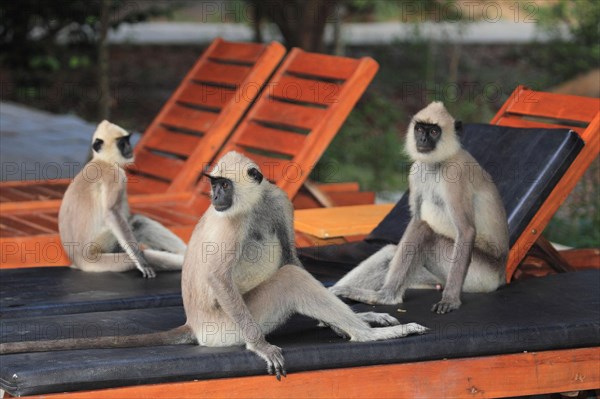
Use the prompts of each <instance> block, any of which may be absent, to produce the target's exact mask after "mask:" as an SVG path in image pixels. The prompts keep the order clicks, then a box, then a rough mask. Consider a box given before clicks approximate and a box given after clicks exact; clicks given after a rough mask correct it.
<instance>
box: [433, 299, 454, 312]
mask: <svg viewBox="0 0 600 399" xmlns="http://www.w3.org/2000/svg"><path fill="white" fill-rule="evenodd" d="M460 304H461V302H460V299H444V298H442V300H441V301H439V302H438V303H436V304H435V305H433V306H432V308H431V311H432V312H434V313H437V314H444V313H448V312H452V311H453V310H456V309H458V308H460Z"/></svg>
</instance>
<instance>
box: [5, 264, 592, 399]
mask: <svg viewBox="0 0 600 399" xmlns="http://www.w3.org/2000/svg"><path fill="white" fill-rule="evenodd" d="M132 278H134V276H132ZM135 278H137V276H135ZM439 296H440V293H439V292H435V291H430V290H412V291H409V292H408V293H407V296H406V302H405V303H404V304H402V305H398V306H377V307H372V306H368V305H362V304H358V305H354V307H355V309H356V310H372V309H376V310H378V311H386V312H388V313H390V314H392V315H394V316H395V317H397V318H398V319H399V320H400V321H401V322H403V323H407V322H418V323H421V324H423V325H425V326H428V327H429V328H431V330H430V332H429V333H428V334H425V335H422V336H411V337H407V338H402V339H394V340H388V341H379V342H370V343H353V342H348V341H346V340H344V339H342V338H339V337H337V336H336V335H335V334H334V333H333V332H332V331H331V330H330V329H327V328H320V327H318V326H317V324H316V322H314V321H313V320H310V319H306V318H304V317H301V316H297V317H293V318H292V319H291V320H290V321H289V322H288V323H287V324H286V325H285V326H284V327H283V328H280V329H279V330H278V331H276V332H275V333H273V334H271V335H270V336H269V338H268V339H269V340H270V341H271V342H272V343H274V344H276V345H279V346H281V347H282V348H283V353H284V356H285V359H286V366H287V369H288V371H289V372H292V373H293V372H299V371H304V370H317V369H328V368H339V367H351V366H365V365H375V364H388V363H403V362H411V361H423V360H433V359H442V358H457V357H468V356H480V355H493V354H504V353H516V352H521V351H542V350H551V349H566V348H577V347H589V346H598V345H600V271H585V272H577V273H567V274H560V275H553V276H548V277H544V278H535V279H530V280H526V281H520V282H516V283H513V284H510V285H509V286H506V287H503V288H501V289H499V290H498V291H496V292H494V293H491V294H465V295H464V296H463V306H462V307H461V308H460V309H459V310H458V311H455V312H452V313H450V314H446V315H437V314H434V313H432V312H431V311H430V308H431V305H432V304H433V303H435V302H436V301H437V300H439ZM398 309H402V311H401V312H399V311H398ZM183 321H184V315H183V309H182V308H181V307H180V306H175V307H172V306H164V307H158V308H152V309H130V310H116V311H110V312H93V313H81V314H68V315H49V316H37V317H21V318H16V319H11V318H3V319H2V320H1V328H0V332H1V340H2V341H3V342H7V341H16V340H29V339H46V338H57V337H61V338H69V337H73V336H75V337H81V336H84V337H94V336H98V335H115V334H124V335H126V334H135V333H144V332H152V331H159V330H166V329H169V328H172V327H175V326H178V325H180V324H181V323H183ZM265 373H266V370H265V363H264V361H263V360H261V359H259V358H258V356H256V355H254V354H253V353H251V352H249V351H246V350H245V349H243V348H242V347H230V348H203V347H197V346H187V345H186V346H165V347H150V348H131V349H98V350H79V351H64V352H49V353H32V354H14V355H4V356H1V357H0V387H1V388H2V389H5V390H6V391H7V392H9V393H11V394H13V395H30V394H42V393H49V392H59V391H75V390H90V389H98V388H106V387H116V386H124V385H136V384H149V383H159V382H168V381H185V380H193V379H211V378H220V377H237V376H248V375H260V374H265Z"/></svg>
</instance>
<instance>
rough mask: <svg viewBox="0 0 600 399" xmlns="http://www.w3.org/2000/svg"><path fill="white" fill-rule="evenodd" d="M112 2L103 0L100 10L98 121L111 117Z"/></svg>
mask: <svg viewBox="0 0 600 399" xmlns="http://www.w3.org/2000/svg"><path fill="white" fill-rule="evenodd" d="M110 1H111V0H102V4H101V10H100V32H99V33H100V36H99V38H98V91H99V93H100V96H99V101H98V119H99V120H103V119H108V118H109V116H110V84H109V76H108V74H109V71H108V40H107V35H108V27H109V24H110V21H109V19H110Z"/></svg>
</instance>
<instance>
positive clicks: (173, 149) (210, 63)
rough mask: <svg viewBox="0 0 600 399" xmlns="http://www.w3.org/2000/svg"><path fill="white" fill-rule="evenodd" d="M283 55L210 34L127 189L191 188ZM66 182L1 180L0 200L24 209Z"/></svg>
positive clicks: (158, 121)
mask: <svg viewBox="0 0 600 399" xmlns="http://www.w3.org/2000/svg"><path fill="white" fill-rule="evenodd" d="M284 54H285V48H284V47H283V46H282V45H281V44H279V43H277V42H273V43H270V44H266V45H265V44H257V43H236V42H228V41H225V40H222V39H215V40H214V41H213V42H212V44H211V45H210V46H209V47H208V48H207V49H206V51H204V53H203V54H202V56H201V57H200V58H199V59H198V61H197V62H196V63H195V64H194V66H193V67H192V69H191V70H190V71H189V72H188V74H187V75H186V76H185V77H184V79H183V80H182V82H181V84H180V85H179V87H178V88H177V89H176V90H175V92H174V93H173V95H172V96H171V97H170V98H169V99H168V100H167V102H166V103H165V104H164V106H163V107H162V109H161V110H160V112H159V113H158V115H157V116H156V117H155V118H154V120H153V121H152V123H151V124H150V126H148V128H147V129H146V132H145V133H144V134H143V135H142V138H141V139H140V142H139V143H138V144H137V145H136V147H135V168H134V169H133V170H132V171H131V175H133V176H135V179H131V180H132V181H136V182H138V183H139V184H135V185H133V184H130V185H129V192H130V194H145V193H164V192H181V191H186V190H190V189H191V188H192V187H193V185H194V183H195V181H196V179H197V178H198V172H199V170H200V168H198V167H197V165H200V164H203V163H204V164H206V163H208V162H211V161H212V159H213V158H214V156H215V154H216V153H217V151H218V150H219V149H220V148H221V146H222V145H223V143H224V142H225V140H226V139H227V138H228V137H229V135H230V134H231V132H232V130H233V128H234V127H235V125H236V124H237V123H238V122H239V120H240V118H241V117H242V116H243V115H244V113H245V112H246V110H247V109H248V108H249V107H250V105H251V104H252V103H253V102H254V100H255V98H256V97H257V96H258V94H259V92H260V90H261V89H262V87H263V85H264V84H265V82H266V81H267V79H268V78H269V77H270V76H271V74H272V73H273V71H274V70H275V68H276V67H277V65H278V64H279V63H280V61H281V59H282V58H283V56H284ZM70 181H71V180H70V179H57V180H45V181H39V180H38V181H32V180H29V181H15V182H4V183H2V184H0V190H1V195H0V203H1V204H2V205H5V206H7V205H9V204H10V205H12V207H13V208H18V207H23V209H25V208H28V209H36V208H37V207H45V206H46V205H47V204H44V203H43V201H47V200H59V199H61V198H62V195H63V193H64V191H65V190H66V188H67V186H68V185H69V183H70ZM48 222H49V223H50V224H51V223H52V220H49V221H48ZM49 223H46V224H49ZM18 226H20V225H19V224H18V223H17V224H16V225H15V226H14V227H15V228H17V229H18ZM22 227H23V226H22ZM23 228H24V229H25V230H27V229H26V227H23Z"/></svg>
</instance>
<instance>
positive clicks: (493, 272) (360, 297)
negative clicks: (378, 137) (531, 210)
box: [330, 103, 509, 313]
mask: <svg viewBox="0 0 600 399" xmlns="http://www.w3.org/2000/svg"><path fill="white" fill-rule="evenodd" d="M417 120H424V121H426V122H427V123H431V124H437V125H438V126H441V127H442V128H443V129H442V139H441V140H440V142H439V143H438V146H437V147H436V148H435V149H434V151H431V153H418V150H417V149H416V145H415V144H414V142H413V141H414V135H413V134H412V128H413V127H414V124H415V121H417ZM406 140H407V148H408V149H409V154H410V155H411V156H412V157H413V159H414V161H415V164H414V165H413V167H412V168H411V170H413V171H416V173H413V174H412V175H411V176H410V177H409V186H410V197H409V203H410V207H411V214H412V219H411V221H410V223H409V225H408V227H407V229H406V231H405V233H404V236H403V237H402V239H401V240H400V243H399V244H398V246H397V248H396V249H395V252H394V254H393V255H391V254H392V251H393V249H392V246H387V247H384V248H382V249H381V250H380V251H379V252H377V253H375V254H374V255H372V256H371V257H370V258H368V259H366V260H365V261H364V262H362V263H361V264H360V265H358V266H357V267H356V268H355V269H354V270H352V271H351V272H350V273H348V274H347V275H346V276H345V277H344V278H342V279H341V280H340V281H339V282H338V283H337V284H336V285H335V286H334V287H332V288H331V289H330V290H331V292H333V293H334V294H336V295H339V296H343V297H346V298H350V299H354V300H357V301H360V302H366V303H372V304H375V303H379V304H394V303H400V302H402V300H403V297H404V292H405V291H406V289H407V288H410V287H422V286H432V285H435V284H438V283H443V284H444V285H445V286H444V290H443V293H442V300H441V301H440V302H438V303H437V304H435V305H434V306H433V308H432V310H433V311H434V312H437V313H447V312H449V311H452V310H454V309H458V308H459V307H460V305H461V301H460V294H461V292H462V291H463V290H464V291H466V292H490V291H494V290H496V289H497V288H498V287H499V286H500V285H502V284H504V283H505V266H506V259H507V257H508V250H509V244H508V224H507V219H506V213H505V211H504V206H503V204H502V200H501V198H500V195H499V193H498V191H497V189H496V186H495V185H494V184H493V183H492V180H491V177H490V176H489V175H488V174H487V172H486V171H485V170H483V168H481V166H480V165H479V164H478V163H477V162H476V161H475V159H474V158H473V157H472V156H471V155H470V154H469V153H468V152H466V151H465V150H464V149H462V148H461V147H460V143H459V141H458V138H457V137H456V132H455V131H454V119H453V118H452V117H451V116H450V114H448V113H447V111H446V110H445V108H443V105H441V104H440V103H432V104H430V105H429V106H428V107H427V108H425V109H424V110H422V111H421V112H419V113H418V114H417V115H415V117H414V118H413V120H412V121H411V124H410V127H409V131H408V133H407V136H406ZM444 145H446V146H448V148H443V146H444ZM440 146H442V147H440ZM429 154H431V155H429ZM425 270H426V271H425Z"/></svg>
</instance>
